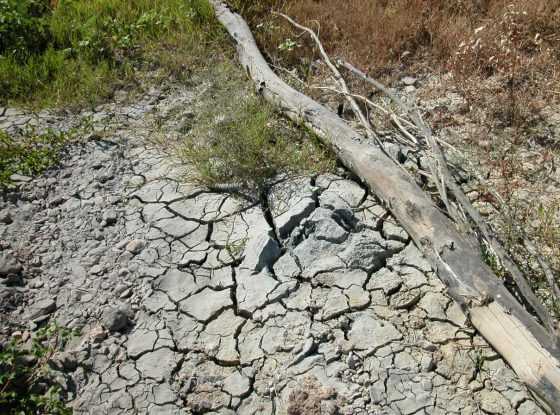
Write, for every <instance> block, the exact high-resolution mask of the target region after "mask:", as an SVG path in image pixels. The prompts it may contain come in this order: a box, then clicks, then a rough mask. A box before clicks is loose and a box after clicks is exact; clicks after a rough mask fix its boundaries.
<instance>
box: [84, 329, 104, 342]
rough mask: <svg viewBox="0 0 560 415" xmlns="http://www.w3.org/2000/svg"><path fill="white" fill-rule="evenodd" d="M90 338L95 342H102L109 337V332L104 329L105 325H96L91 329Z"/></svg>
mask: <svg viewBox="0 0 560 415" xmlns="http://www.w3.org/2000/svg"><path fill="white" fill-rule="evenodd" d="M88 338H89V339H90V340H91V341H92V342H93V343H101V342H102V341H103V340H105V339H106V338H107V332H106V331H105V330H104V329H103V327H101V326H96V327H94V328H93V329H91V330H90V331H89V333H88Z"/></svg>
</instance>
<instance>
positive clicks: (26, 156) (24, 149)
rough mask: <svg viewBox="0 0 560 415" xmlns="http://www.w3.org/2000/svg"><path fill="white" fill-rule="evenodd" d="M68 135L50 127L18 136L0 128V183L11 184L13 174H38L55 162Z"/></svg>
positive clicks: (2, 184)
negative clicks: (42, 130) (48, 129)
mask: <svg viewBox="0 0 560 415" xmlns="http://www.w3.org/2000/svg"><path fill="white" fill-rule="evenodd" d="M68 137H69V135H68V134H64V133H55V132H53V131H48V132H46V133H44V134H35V133H33V132H29V133H27V134H25V135H24V136H23V137H17V138H15V137H12V136H10V135H9V134H8V133H6V132H4V131H1V130H0V187H3V186H6V185H8V184H10V176H11V175H12V174H15V173H17V174H23V175H26V176H35V175H37V174H39V173H41V172H43V171H44V170H46V169H47V168H49V167H51V166H52V165H54V164H56V163H57V162H58V160H59V156H60V151H61V150H62V147H63V146H64V144H65V142H66V141H67V140H68Z"/></svg>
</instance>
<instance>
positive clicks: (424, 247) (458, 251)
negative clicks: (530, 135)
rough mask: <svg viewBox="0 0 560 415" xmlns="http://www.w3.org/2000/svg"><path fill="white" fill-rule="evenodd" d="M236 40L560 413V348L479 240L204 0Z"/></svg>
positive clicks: (262, 87) (247, 63)
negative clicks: (489, 261)
mask: <svg viewBox="0 0 560 415" xmlns="http://www.w3.org/2000/svg"><path fill="white" fill-rule="evenodd" d="M211 4H212V6H213V7H214V9H215V12H216V16H217V18H218V20H219V21H220V23H221V24H222V25H223V26H224V27H225V28H226V30H227V31H228V32H229V34H230V35H231V36H232V38H233V39H234V40H235V42H236V44H237V50H238V55H239V60H240V62H241V64H242V65H243V67H244V68H245V69H246V70H247V73H248V74H249V75H250V76H251V78H252V79H253V81H254V82H255V84H256V86H257V90H258V92H259V93H260V94H261V95H262V96H263V97H264V98H265V99H267V100H268V101H270V102H272V103H274V104H275V105H277V106H278V107H279V108H280V110H281V111H282V112H283V113H284V114H285V115H286V116H287V117H289V118H291V119H293V120H295V121H296V122H301V123H304V124H305V125H306V126H307V127H309V128H310V129H312V130H313V131H314V132H315V133H316V134H317V135H318V136H319V137H320V138H321V140H323V141H324V143H325V144H326V145H328V146H330V147H331V148H332V149H333V151H335V153H336V154H337V156H338V157H339V158H340V160H341V161H342V162H343V163H344V164H345V165H346V167H347V168H349V169H350V170H352V171H353V172H354V173H355V174H357V175H358V176H359V177H360V178H361V179H362V180H363V181H364V182H365V183H366V184H367V185H368V186H369V187H370V188H371V190H372V191H373V192H374V193H375V194H376V196H377V197H379V198H380V199H381V200H382V201H383V202H384V203H385V205H386V206H387V208H388V209H389V210H390V211H391V213H392V214H393V215H394V216H395V218H396V219H397V220H398V221H399V223H400V224H401V225H402V226H403V227H404V228H405V229H406V231H407V232H408V233H409V235H410V236H411V237H412V239H413V240H414V242H415V244H416V246H417V247H418V248H419V249H420V250H421V251H422V253H423V254H424V255H425V257H426V258H427V259H428V260H429V261H430V262H431V264H432V266H433V268H434V270H435V271H436V272H437V275H438V276H439V278H440V279H441V280H442V281H443V282H444V284H445V285H446V286H447V288H448V292H449V295H450V296H451V297H452V298H453V299H454V300H455V301H457V303H458V304H460V305H461V306H462V308H463V310H464V312H465V313H466V314H467V315H468V316H469V318H470V321H471V323H472V324H473V326H474V327H475V328H476V329H477V330H478V331H479V332H480V333H481V335H482V336H484V337H485V338H486V340H487V341H488V342H489V343H490V344H491V345H492V346H493V347H494V348H495V349H496V351H497V352H498V353H500V354H501V355H502V356H503V357H504V359H505V360H506V361H507V362H508V363H509V364H510V365H511V367H512V368H513V369H514V370H515V372H516V373H517V375H518V376H519V377H520V379H522V380H523V381H524V382H525V383H526V384H527V385H528V386H529V387H530V388H531V389H532V390H533V391H534V392H535V393H536V394H537V395H538V396H539V397H540V398H541V399H542V400H543V401H544V402H545V403H546V404H547V405H548V406H549V407H550V408H551V409H552V410H553V411H555V412H556V413H558V414H560V361H559V357H560V351H559V349H558V346H557V343H556V339H555V338H554V337H553V336H551V335H550V334H549V333H548V332H547V331H546V330H545V329H544V328H543V327H542V326H541V325H539V324H538V322H537V321H536V320H535V318H534V317H533V316H531V315H530V314H529V313H528V312H527V311H526V310H525V309H524V308H523V307H522V306H521V305H520V304H519V303H518V302H517V301H516V299H515V297H513V295H512V294H510V292H509V291H508V290H507V289H506V288H505V286H504V285H503V283H502V281H500V280H499V279H498V278H497V277H496V276H495V275H494V273H493V272H492V270H491V269H490V268H489V267H488V266H487V265H486V264H485V263H484V261H483V260H482V258H481V255H480V248H479V245H478V242H477V241H476V240H475V239H473V238H472V237H469V236H466V235H462V234H460V233H459V232H458V231H457V230H456V228H455V226H454V224H453V223H452V222H451V221H450V219H449V218H447V217H446V216H445V215H444V214H443V213H442V212H440V211H439V210H438V209H437V207H436V206H435V205H434V203H433V202H432V200H431V199H430V198H429V197H428V195H426V194H425V193H424V192H423V191H422V189H420V188H419V187H418V186H417V185H416V183H414V181H413V180H412V179H411V178H410V176H409V175H407V174H406V173H405V172H403V170H401V169H400V168H399V167H398V166H397V165H395V163H393V162H392V161H391V160H390V159H389V158H388V157H387V156H386V155H385V154H384V153H383V152H382V151H381V150H380V149H379V148H377V147H374V146H372V145H371V142H368V140H365V139H364V138H363V137H362V136H360V134H358V133H357V132H356V131H354V130H353V129H352V128H351V127H350V126H349V125H348V124H347V123H346V122H344V120H342V119H341V118H339V117H338V116H337V115H336V114H334V113H333V112H332V111H330V110H328V109H327V108H325V107H324V106H322V105H320V104H318V103H317V102H315V101H314V100H312V99H311V98H309V97H307V96H305V95H304V94H301V93H300V92H298V91H296V90H295V89H293V88H291V87H290V86H289V85H287V84H286V83H285V82H284V81H282V80H281V79H280V78H279V77H278V76H277V75H276V74H275V73H274V72H273V71H272V70H271V69H270V67H269V66H268V64H267V62H266V61H265V59H264V57H263V56H262V54H261V53H260V51H259V49H258V47H257V45H256V43H255V40H254V38H253V35H252V33H251V30H250V28H249V26H248V25H247V24H246V22H245V21H244V20H243V18H242V17H241V16H239V15H238V14H236V13H234V12H232V11H231V10H229V8H228V7H227V6H226V5H224V4H223V3H222V2H221V1H219V0H211Z"/></svg>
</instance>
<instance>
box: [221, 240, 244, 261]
mask: <svg viewBox="0 0 560 415" xmlns="http://www.w3.org/2000/svg"><path fill="white" fill-rule="evenodd" d="M247 240H248V238H241V239H238V240H237V241H228V242H227V243H226V246H225V249H226V251H227V252H228V254H229V255H230V256H231V257H232V258H239V257H240V256H241V254H242V253H243V251H244V250H245V245H247Z"/></svg>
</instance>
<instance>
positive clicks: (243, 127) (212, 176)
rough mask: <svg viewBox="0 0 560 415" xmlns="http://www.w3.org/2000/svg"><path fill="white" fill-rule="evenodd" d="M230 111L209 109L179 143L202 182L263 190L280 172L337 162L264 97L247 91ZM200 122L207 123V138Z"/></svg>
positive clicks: (322, 167) (315, 169)
mask: <svg viewBox="0 0 560 415" xmlns="http://www.w3.org/2000/svg"><path fill="white" fill-rule="evenodd" d="M223 111H224V109H223V108H222V109H220V112H223ZM225 112H226V113H227V114H228V115H227V116H226V117H220V116H219V115H218V114H217V113H209V114H206V115H205V118H206V120H204V121H202V125H201V126H200V125H199V126H198V127H197V128H196V133H195V134H193V135H189V136H187V137H186V139H185V142H184V145H183V146H182V147H181V149H180V155H181V156H182V157H183V158H184V160H185V161H187V162H188V163H189V164H191V165H192V166H193V167H194V168H195V169H196V172H197V175H196V177H195V178H196V179H198V181H200V182H201V183H203V184H206V185H210V186H216V185H223V184H235V185H240V186H242V187H244V188H246V189H251V190H255V191H258V190H259V189H261V190H262V189H264V188H265V187H266V186H267V185H268V184H270V181H271V180H272V179H273V178H274V177H276V176H277V175H279V174H281V173H284V174H292V175H294V174H300V173H303V172H318V171H322V170H326V169H329V168H330V167H331V166H332V160H331V159H330V158H329V156H328V154H327V153H326V151H325V150H324V149H322V148H320V147H319V146H318V144H317V143H316V142H314V140H313V139H312V137H310V135H309V134H307V133H306V132H305V131H303V130H299V129H294V128H293V127H291V128H290V127H289V126H287V125H284V124H283V121H281V120H279V119H278V118H277V117H275V114H274V113H273V111H272V109H271V108H270V107H269V106H268V105H266V104H264V103H263V102H262V101H261V100H259V99H257V98H253V97H250V98H249V97H248V98H246V100H245V102H243V103H242V104H241V105H238V106H237V107H236V108H233V103H232V106H231V107H230V111H225ZM201 127H202V128H204V129H207V133H206V137H205V138H204V139H202V140H201V136H200V135H199V134H198V133H200V132H201Z"/></svg>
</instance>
